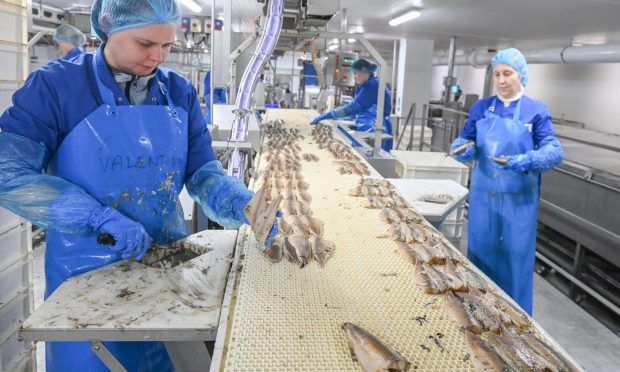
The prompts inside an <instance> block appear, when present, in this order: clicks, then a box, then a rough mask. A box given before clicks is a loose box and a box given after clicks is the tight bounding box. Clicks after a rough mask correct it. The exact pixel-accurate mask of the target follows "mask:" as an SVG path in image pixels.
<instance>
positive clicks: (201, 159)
mask: <svg viewBox="0 0 620 372" xmlns="http://www.w3.org/2000/svg"><path fill="white" fill-rule="evenodd" d="M189 89H190V94H189V95H188V98H187V99H188V102H187V105H188V108H189V109H188V115H189V117H188V123H189V124H188V125H189V139H188V154H187V173H186V177H189V176H190V175H192V174H193V173H194V172H195V171H196V170H197V169H199V168H200V167H202V166H203V165H205V164H207V163H209V162H211V161H213V160H216V159H217V158H216V157H215V153H214V152H213V142H212V139H211V134H209V129H208V128H207V123H206V122H205V118H204V116H203V115H202V111H201V110H200V103H198V95H197V93H196V89H194V87H191V86H190V88H189ZM207 107H208V106H207Z"/></svg>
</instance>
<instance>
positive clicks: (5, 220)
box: [0, 208, 20, 235]
mask: <svg viewBox="0 0 620 372" xmlns="http://www.w3.org/2000/svg"><path fill="white" fill-rule="evenodd" d="M19 221H20V218H19V216H18V215H16V214H13V213H11V212H10V211H8V210H6V209H4V208H0V235H1V234H2V233H3V232H5V231H7V230H8V229H10V228H11V227H14V226H15V225H17V224H19Z"/></svg>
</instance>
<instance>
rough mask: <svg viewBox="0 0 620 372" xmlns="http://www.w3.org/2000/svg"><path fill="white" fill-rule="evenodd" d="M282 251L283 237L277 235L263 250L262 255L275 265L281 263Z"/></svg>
mask: <svg viewBox="0 0 620 372" xmlns="http://www.w3.org/2000/svg"><path fill="white" fill-rule="evenodd" d="M283 251H284V237H283V236H282V235H280V234H278V235H276V236H275V237H274V238H273V241H272V242H271V244H269V246H267V247H266V248H265V250H263V254H264V255H265V256H266V257H267V258H268V259H269V261H271V262H273V263H276V262H280V261H282V254H283Z"/></svg>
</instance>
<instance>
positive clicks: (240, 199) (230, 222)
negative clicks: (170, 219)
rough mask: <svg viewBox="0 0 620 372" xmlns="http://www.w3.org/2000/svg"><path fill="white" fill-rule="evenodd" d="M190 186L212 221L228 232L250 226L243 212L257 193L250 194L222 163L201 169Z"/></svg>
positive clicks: (213, 162) (215, 163)
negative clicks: (228, 174) (228, 172)
mask: <svg viewBox="0 0 620 372" xmlns="http://www.w3.org/2000/svg"><path fill="white" fill-rule="evenodd" d="M186 186H187V191H189V194H190V195H191V197H192V198H193V199H194V200H196V201H197V202H198V203H200V206H201V207H202V210H203V211H204V212H205V214H206V215H207V217H208V218H209V219H210V220H213V221H215V222H217V223H219V224H220V225H222V226H224V227H225V228H227V229H237V228H239V227H240V226H241V225H242V224H244V223H248V221H247V218H246V217H245V214H244V213H243V209H244V208H245V206H246V205H247V204H248V203H249V202H250V199H252V196H253V195H254V192H253V191H251V190H248V189H247V187H245V185H244V184H243V182H241V180H239V179H237V178H234V177H231V176H227V175H226V172H224V169H223V168H222V164H221V163H220V162H219V161H218V160H213V161H210V162H208V163H206V164H205V165H203V166H202V167H200V168H199V169H198V170H197V171H196V172H195V173H194V174H193V175H192V176H191V177H190V178H189V180H188V181H187V182H186Z"/></svg>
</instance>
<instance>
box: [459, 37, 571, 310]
mask: <svg viewBox="0 0 620 372" xmlns="http://www.w3.org/2000/svg"><path fill="white" fill-rule="evenodd" d="M491 63H492V67H493V77H494V79H493V80H494V82H495V88H496V90H497V95H496V96H492V97H488V98H483V99H481V100H479V101H478V102H476V103H475V104H474V105H473V106H472V108H471V110H470V111H469V118H468V120H467V123H466V124H465V127H464V128H463V129H462V130H461V133H460V137H459V138H457V139H456V140H455V141H454V142H453V143H452V146H451V152H452V153H455V152H459V151H458V150H457V149H459V148H460V150H461V152H459V153H458V154H456V155H454V157H455V158H456V159H457V160H459V161H461V162H468V161H470V160H474V167H473V172H472V179H471V190H470V193H469V230H468V233H469V236H468V242H467V248H468V253H467V256H468V258H469V259H470V260H471V261H472V262H473V263H474V264H475V265H476V266H478V267H479V268H480V269H481V270H482V271H484V273H486V274H487V275H488V276H489V277H490V278H491V279H492V280H494V281H495V282H496V283H497V284H498V285H499V286H500V287H501V288H502V289H503V290H504V291H505V292H506V293H508V294H509V295H510V296H511V297H512V298H513V299H514V300H515V301H516V302H517V303H518V304H519V305H520V306H521V307H522V308H523V309H524V310H525V311H527V312H528V314H530V315H531V314H532V292H533V280H534V254H535V250H536V225H537V215H538V198H539V191H540V173H541V172H544V171H547V170H549V169H551V168H553V167H554V166H556V165H557V164H559V163H560V162H561V161H562V158H563V156H564V153H563V151H562V147H561V145H560V143H559V142H558V140H557V138H556V135H555V132H554V130H553V125H552V124H551V115H550V114H549V111H548V109H547V107H546V106H545V105H544V104H543V103H542V102H539V101H535V100H533V99H531V98H529V97H527V96H525V95H523V91H524V87H525V86H526V85H527V81H528V76H527V62H526V60H525V57H524V56H523V54H521V52H519V51H518V50H517V49H514V48H510V49H504V50H501V51H499V52H498V53H497V54H496V55H495V56H494V57H493V60H492V62H491ZM470 141H473V142H474V143H475V146H471V147H466V146H463V145H465V144H467V143H469V142H470ZM464 147H466V149H465V150H464V151H462V149H463V148H464ZM494 159H495V160H497V162H496V161H495V160H494ZM502 163H504V164H502Z"/></svg>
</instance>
